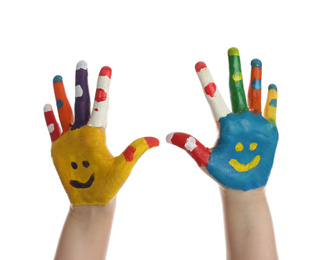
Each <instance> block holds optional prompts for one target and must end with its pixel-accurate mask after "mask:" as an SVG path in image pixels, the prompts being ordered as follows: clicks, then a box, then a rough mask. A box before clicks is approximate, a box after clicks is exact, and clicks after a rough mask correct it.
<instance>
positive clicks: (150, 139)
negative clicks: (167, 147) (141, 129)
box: [144, 137, 160, 148]
mask: <svg viewBox="0 0 322 260" xmlns="http://www.w3.org/2000/svg"><path fill="white" fill-rule="evenodd" d="M144 139H145V141H146V143H147V145H148V146H149V148H152V147H157V146H159V145H160V142H159V140H158V139H157V138H155V137H144Z"/></svg>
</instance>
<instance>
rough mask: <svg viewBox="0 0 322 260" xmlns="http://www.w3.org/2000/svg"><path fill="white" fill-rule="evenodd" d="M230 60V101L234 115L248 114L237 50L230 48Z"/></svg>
mask: <svg viewBox="0 0 322 260" xmlns="http://www.w3.org/2000/svg"><path fill="white" fill-rule="evenodd" d="M228 60H229V89H230V100H231V105H232V109H233V113H242V112H246V111H248V108H247V105H246V97H245V92H244V85H243V78H242V72H241V66H240V57H239V51H238V49H237V48H230V49H229V50H228Z"/></svg>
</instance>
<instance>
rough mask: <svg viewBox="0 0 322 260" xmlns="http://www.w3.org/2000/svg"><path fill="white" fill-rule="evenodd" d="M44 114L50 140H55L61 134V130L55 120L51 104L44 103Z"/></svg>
mask: <svg viewBox="0 0 322 260" xmlns="http://www.w3.org/2000/svg"><path fill="white" fill-rule="evenodd" d="M44 115H45V120H46V124H47V128H48V132H49V134H50V138H51V141H52V142H54V141H56V140H57V139H58V138H59V136H60V135H61V130H60V127H59V125H58V123H57V121H56V118H55V115H54V112H53V108H52V106H51V105H49V104H46V105H45V106H44Z"/></svg>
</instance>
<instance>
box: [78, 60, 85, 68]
mask: <svg viewBox="0 0 322 260" xmlns="http://www.w3.org/2000/svg"><path fill="white" fill-rule="evenodd" d="M79 69H84V70H87V62H86V61H84V60H81V61H79V62H78V63H77V65H76V70H79Z"/></svg>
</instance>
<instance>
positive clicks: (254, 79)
mask: <svg viewBox="0 0 322 260" xmlns="http://www.w3.org/2000/svg"><path fill="white" fill-rule="evenodd" d="M251 66H252V72H251V78H250V83H249V88H248V108H249V111H251V112H253V113H254V114H261V113H262V111H261V92H262V62H261V61H260V60H258V59H254V60H252V62H251Z"/></svg>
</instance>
